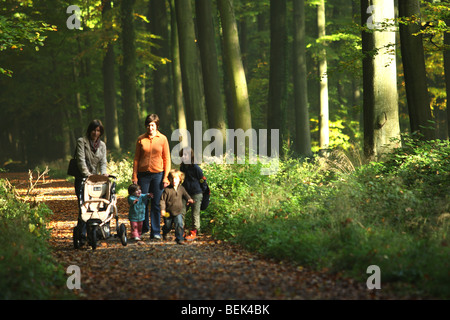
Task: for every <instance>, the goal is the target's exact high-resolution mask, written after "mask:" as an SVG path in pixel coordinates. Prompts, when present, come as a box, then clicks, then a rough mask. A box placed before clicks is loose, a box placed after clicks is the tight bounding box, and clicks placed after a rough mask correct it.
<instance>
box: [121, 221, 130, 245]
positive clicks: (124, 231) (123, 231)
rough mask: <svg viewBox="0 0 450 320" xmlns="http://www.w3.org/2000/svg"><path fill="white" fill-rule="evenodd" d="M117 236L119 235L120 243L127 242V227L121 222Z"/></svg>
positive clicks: (125, 243) (124, 243)
mask: <svg viewBox="0 0 450 320" xmlns="http://www.w3.org/2000/svg"><path fill="white" fill-rule="evenodd" d="M119 236H120V242H122V245H123V246H126V245H127V243H128V239H127V228H126V227H125V225H124V224H123V223H122V224H121V225H120V227H119Z"/></svg>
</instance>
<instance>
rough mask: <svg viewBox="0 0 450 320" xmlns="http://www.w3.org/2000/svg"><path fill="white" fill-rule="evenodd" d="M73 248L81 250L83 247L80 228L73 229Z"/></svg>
mask: <svg viewBox="0 0 450 320" xmlns="http://www.w3.org/2000/svg"><path fill="white" fill-rule="evenodd" d="M73 247H74V248H75V249H79V248H80V247H81V234H80V232H79V228H78V226H76V227H75V228H73Z"/></svg>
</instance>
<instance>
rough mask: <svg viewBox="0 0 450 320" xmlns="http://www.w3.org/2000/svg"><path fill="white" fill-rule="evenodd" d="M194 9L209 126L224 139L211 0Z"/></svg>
mask: <svg viewBox="0 0 450 320" xmlns="http://www.w3.org/2000/svg"><path fill="white" fill-rule="evenodd" d="M195 7H196V16H197V23H198V28H197V29H198V38H199V46H200V55H201V62H202V70H203V84H204V88H205V101H206V110H207V113H208V121H209V126H210V128H214V129H218V130H220V131H221V133H222V136H223V137H225V130H226V122H225V107H224V102H223V95H222V92H221V90H220V88H221V84H220V75H219V66H218V64H217V61H218V58H217V51H216V45H215V32H214V22H213V16H212V8H211V0H197V1H196V2H195Z"/></svg>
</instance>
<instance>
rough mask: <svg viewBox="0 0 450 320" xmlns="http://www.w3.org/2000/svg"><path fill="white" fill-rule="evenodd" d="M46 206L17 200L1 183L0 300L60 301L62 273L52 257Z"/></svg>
mask: <svg viewBox="0 0 450 320" xmlns="http://www.w3.org/2000/svg"><path fill="white" fill-rule="evenodd" d="M50 214H51V211H50V210H49V209H48V207H47V206H45V205H38V206H31V205H30V204H29V203H25V202H22V201H19V200H17V199H16V198H15V197H14V195H13V192H11V189H10V187H9V186H7V184H6V183H5V181H4V180H0V230H1V232H0V299H50V298H61V297H62V296H56V295H58V293H57V292H60V291H58V290H59V289H58V288H63V287H64V278H63V271H62V269H60V266H58V265H57V264H56V263H55V262H54V260H53V258H52V255H51V252H50V248H49V245H48V242H47V241H48V239H49V236H50V235H49V231H48V230H47V228H46V219H47V218H48V216H49V215H50Z"/></svg>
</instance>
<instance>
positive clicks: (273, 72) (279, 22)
mask: <svg viewBox="0 0 450 320" xmlns="http://www.w3.org/2000/svg"><path fill="white" fill-rule="evenodd" d="M286 61H287V24H286V0H270V74H269V103H268V109H267V129H268V137H269V141H272V139H271V134H270V132H271V130H272V129H276V130H280V135H279V137H280V139H283V136H285V135H284V134H283V132H284V133H285V131H286V130H287V126H286V125H283V124H285V123H286V116H285V114H286V102H287V101H286V99H287V97H286V92H287V91H286ZM280 142H281V141H278V145H280Z"/></svg>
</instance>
